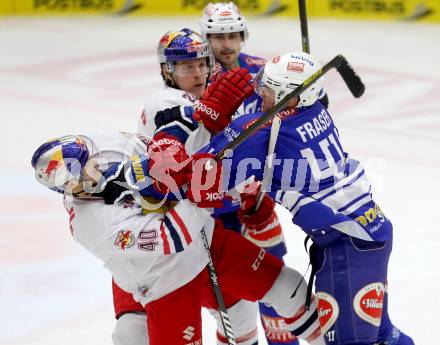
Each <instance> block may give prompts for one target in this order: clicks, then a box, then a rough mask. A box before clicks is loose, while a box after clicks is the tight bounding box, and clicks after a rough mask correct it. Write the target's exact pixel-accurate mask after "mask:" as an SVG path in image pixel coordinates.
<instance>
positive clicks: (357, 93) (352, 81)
mask: <svg viewBox="0 0 440 345" xmlns="http://www.w3.org/2000/svg"><path fill="white" fill-rule="evenodd" d="M338 60H339V61H338V62H339V63H338V66H337V67H336V69H337V70H338V72H339V74H340V75H341V77H342V79H344V81H345V84H347V87H348V88H349V90H350V92H351V93H352V95H353V96H354V97H356V98H359V97H361V96H362V95H363V94H364V92H365V85H364V83H363V82H362V80H361V78H360V77H359V76H358V75H357V73H356V72H355V71H354V69H353V67H351V65H350V64H349V63H348V61H347V59H346V58H345V57H343V56H342V55H338Z"/></svg>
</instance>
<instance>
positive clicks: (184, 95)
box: [138, 86, 198, 138]
mask: <svg viewBox="0 0 440 345" xmlns="http://www.w3.org/2000/svg"><path fill="white" fill-rule="evenodd" d="M197 102H198V100H197V98H196V97H195V96H193V95H192V94H191V93H189V92H186V91H182V90H178V89H175V88H172V87H168V86H164V87H163V88H162V89H160V90H158V91H156V92H154V93H152V94H150V95H148V96H147V98H146V99H145V102H144V109H143V111H142V114H141V117H140V119H139V123H138V133H140V134H143V135H145V136H146V137H148V138H152V137H153V136H154V132H155V131H156V125H155V123H154V118H155V116H156V114H157V112H158V111H160V110H163V109H166V108H172V107H175V106H178V105H190V106H193V105H195V104H196V103H197Z"/></svg>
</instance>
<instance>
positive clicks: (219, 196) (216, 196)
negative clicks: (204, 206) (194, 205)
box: [206, 192, 225, 201]
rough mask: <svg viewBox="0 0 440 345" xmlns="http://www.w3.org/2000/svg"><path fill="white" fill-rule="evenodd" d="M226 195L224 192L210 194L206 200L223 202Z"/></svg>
mask: <svg viewBox="0 0 440 345" xmlns="http://www.w3.org/2000/svg"><path fill="white" fill-rule="evenodd" d="M224 195H225V193H224V192H209V193H207V194H206V198H207V200H208V201H215V200H222V199H223V197H224Z"/></svg>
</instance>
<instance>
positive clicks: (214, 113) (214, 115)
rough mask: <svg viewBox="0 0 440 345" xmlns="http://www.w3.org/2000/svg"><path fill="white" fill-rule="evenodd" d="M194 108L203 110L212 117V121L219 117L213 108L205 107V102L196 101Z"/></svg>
mask: <svg viewBox="0 0 440 345" xmlns="http://www.w3.org/2000/svg"><path fill="white" fill-rule="evenodd" d="M195 107H196V110H199V111H201V112H204V113H205V114H206V115H208V116H209V117H210V118H211V119H213V120H214V121H216V120H217V118H218V117H219V115H220V113H219V112H217V111H215V110H214V109H212V108H210V107H207V106H206V105H205V104H203V103H198V104H197V105H196V106H195Z"/></svg>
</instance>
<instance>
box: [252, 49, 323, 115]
mask: <svg viewBox="0 0 440 345" xmlns="http://www.w3.org/2000/svg"><path fill="white" fill-rule="evenodd" d="M320 68H321V64H320V63H319V61H318V60H317V59H316V58H315V57H313V56H312V55H310V54H307V53H304V52H301V51H294V52H291V53H286V54H283V55H280V56H277V57H276V58H274V59H273V60H272V61H268V62H267V64H266V65H265V66H264V68H262V69H261V70H260V72H259V73H258V75H257V76H256V78H255V89H256V90H257V92H258V88H261V87H262V86H266V87H268V88H270V89H272V90H273V91H274V93H275V104H277V103H278V102H279V101H281V100H282V99H283V98H284V97H285V96H286V95H287V94H288V93H290V92H292V91H293V90H294V89H295V88H296V87H298V86H299V85H300V84H302V83H303V82H304V81H305V80H306V79H307V78H309V77H310V76H311V75H313V74H314V73H315V72H316V71H318V70H319V69H320ZM322 81H323V79H322V77H321V78H319V79H318V80H316V81H315V82H314V83H313V84H312V85H311V86H310V87H309V88H308V89H307V90H305V91H304V92H303V93H301V95H300V96H299V102H298V105H297V107H298V108H299V107H307V106H311V105H313V104H314V103H315V102H316V101H317V100H318V99H319V96H320V94H321V92H322V89H323V87H322Z"/></svg>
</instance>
